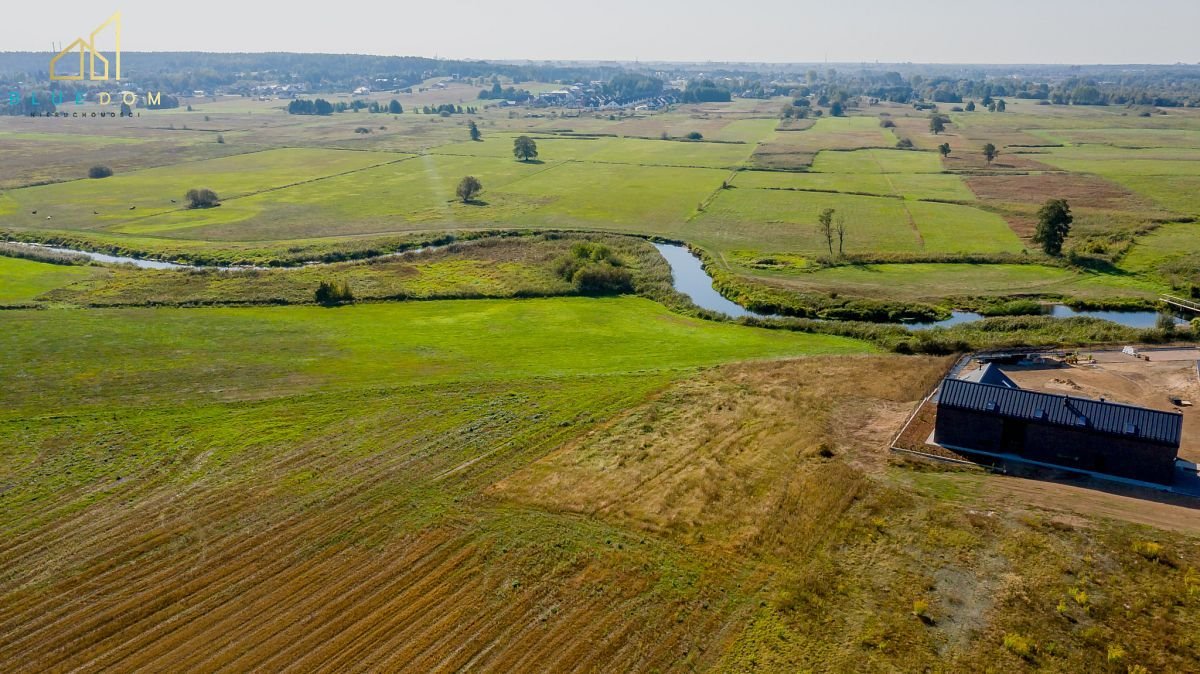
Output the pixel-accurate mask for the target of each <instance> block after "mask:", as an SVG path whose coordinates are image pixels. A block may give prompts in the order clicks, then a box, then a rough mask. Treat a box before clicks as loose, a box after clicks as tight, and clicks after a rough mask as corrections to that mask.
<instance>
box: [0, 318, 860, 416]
mask: <svg viewBox="0 0 1200 674" xmlns="http://www.w3.org/2000/svg"><path fill="white" fill-rule="evenodd" d="M80 335H88V339H87V341H86V343H81V341H80ZM263 344H270V345H271V348H269V349H263V348H259V347H260V345H263ZM870 350H872V349H871V347H870V346H868V345H867V344H865V343H862V342H858V341H855V340H850V339H843V338H839V337H827V336H821V335H798V334H793V333H787V332H773V331H761V330H755V329H753V328H744V327H740V326H733V325H721V324H713V323H709V322H704V321H699V320H695V319H689V318H683V317H681V316H678V315H675V314H673V313H671V312H669V311H667V310H666V309H664V308H663V307H661V306H659V305H657V304H655V303H653V302H650V301H648V300H644V299H639V298H627V299H546V300H523V301H511V300H495V301H487V300H480V301H448V302H421V303H411V304H380V305H364V306H356V307H348V308H341V309H325V308H319V307H282V308H246V309H126V310H89V311H62V312H23V313H22V312H12V313H9V314H7V315H6V316H5V330H4V334H3V335H2V336H0V352H3V354H4V356H3V358H4V360H5V364H4V370H5V371H6V372H8V373H10V375H11V378H10V384H11V385H10V386H7V387H5V390H4V391H3V392H0V400H3V401H4V408H5V410H6V413H5V414H6V415H8V416H11V415H12V414H17V413H19V412H22V411H24V412H26V413H27V412H29V411H31V410H36V409H38V408H39V407H44V406H46V405H53V406H54V407H55V408H58V409H65V408H70V407H76V406H85V407H91V406H103V405H106V404H112V403H113V402H115V401H117V400H124V399H132V400H138V399H146V400H159V401H163V400H171V401H174V402H183V401H185V400H196V399H204V400H222V399H225V398H226V397H227V395H226V393H225V391H238V394H237V395H238V397H243V398H254V397H256V396H258V395H260V394H262V393H264V392H266V391H276V392H278V391H281V390H282V391H285V392H291V393H296V392H300V391H306V390H316V389H330V388H342V387H346V386H350V385H355V386H364V385H377V386H383V385H393V386H395V385H413V384H422V383H432V382H445V381H480V380H505V379H511V378H530V377H558V376H571V375H577V374H584V373H593V374H611V373H618V372H638V371H643V370H671V369H678V368H686V367H695V366H698V365H707V364H713V363H718V362H721V361H727V360H732V359H747V358H768V357H779V356H785V355H795V354H804V353H862V352H867V351H870ZM147 354H170V356H169V358H163V359H158V358H147V357H146V355H147ZM132 400H131V401H132Z"/></svg>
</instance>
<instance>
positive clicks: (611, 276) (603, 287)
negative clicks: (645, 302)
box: [556, 241, 633, 295]
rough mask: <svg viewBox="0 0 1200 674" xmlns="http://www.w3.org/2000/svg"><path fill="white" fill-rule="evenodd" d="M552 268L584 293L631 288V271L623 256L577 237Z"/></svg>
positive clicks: (628, 290)
mask: <svg viewBox="0 0 1200 674" xmlns="http://www.w3.org/2000/svg"><path fill="white" fill-rule="evenodd" d="M556 271H557V272H558V275H559V276H561V277H562V278H564V279H566V280H567V281H570V282H571V284H572V285H574V286H575V290H577V291H578V292H580V293H581V294H584V295H612V294H620V293H629V292H633V274H632V273H630V271H629V270H628V269H627V268H625V262H624V260H622V259H621V258H620V257H619V256H617V255H616V254H615V253H614V252H613V251H612V249H610V248H609V247H608V246H606V245H604V244H602V243H595V242H590V241H580V242H579V243H576V244H575V245H573V246H571V252H570V253H569V254H567V255H566V256H564V257H563V258H562V259H561V260H559V262H558V267H557V269H556Z"/></svg>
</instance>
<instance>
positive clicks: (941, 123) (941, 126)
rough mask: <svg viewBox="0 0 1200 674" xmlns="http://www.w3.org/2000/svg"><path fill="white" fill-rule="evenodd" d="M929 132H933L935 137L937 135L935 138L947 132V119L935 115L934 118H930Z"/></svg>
mask: <svg viewBox="0 0 1200 674" xmlns="http://www.w3.org/2000/svg"><path fill="white" fill-rule="evenodd" d="M929 130H930V131H932V132H933V135H935V136H936V135H938V134H939V133H941V132H943V131H945V130H946V119H945V118H944V117H942V116H941V115H934V116H933V117H930V118H929Z"/></svg>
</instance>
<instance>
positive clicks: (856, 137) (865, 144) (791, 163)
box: [753, 117, 899, 170]
mask: <svg viewBox="0 0 1200 674" xmlns="http://www.w3.org/2000/svg"><path fill="white" fill-rule="evenodd" d="M897 140H899V139H898V138H897V137H896V135H895V134H893V133H892V132H891V130H890V129H884V128H881V127H880V126H879V120H878V119H876V118H874V117H822V118H820V119H818V120H816V123H814V124H813V125H812V126H810V127H808V128H806V129H804V130H802V131H778V132H776V133H775V135H774V136H773V137H770V138H766V139H764V140H763V142H762V143H760V144H759V146H758V149H756V150H755V153H754V157H753V164H754V165H755V166H759V167H762V168H774V169H793V170H794V169H805V168H807V167H808V166H809V164H811V162H812V159H813V157H814V156H815V155H816V154H817V153H818V152H820V151H822V150H859V149H864V148H893V147H895V146H896V141H897Z"/></svg>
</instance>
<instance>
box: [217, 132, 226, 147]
mask: <svg viewBox="0 0 1200 674" xmlns="http://www.w3.org/2000/svg"><path fill="white" fill-rule="evenodd" d="M217 144H218V145H224V144H225V136H222V135H221V134H219V133H218V134H217Z"/></svg>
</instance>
